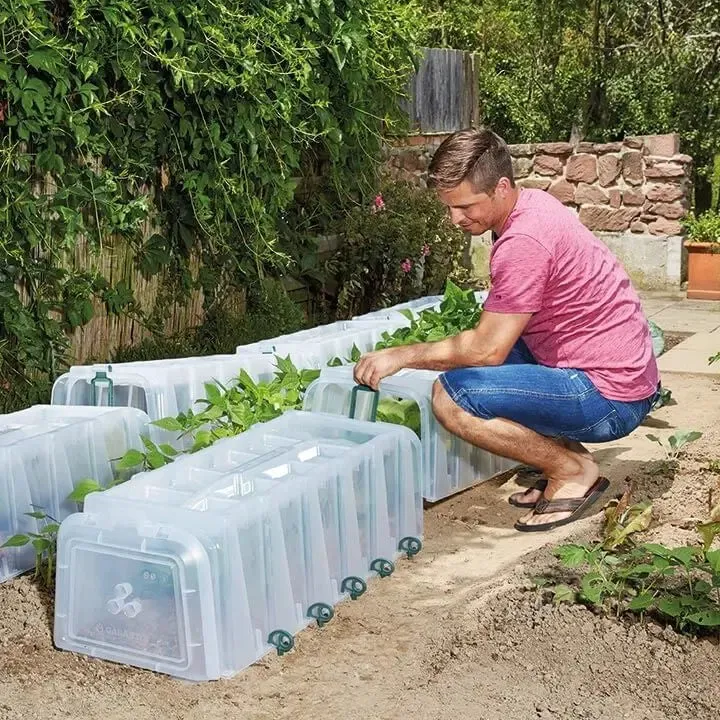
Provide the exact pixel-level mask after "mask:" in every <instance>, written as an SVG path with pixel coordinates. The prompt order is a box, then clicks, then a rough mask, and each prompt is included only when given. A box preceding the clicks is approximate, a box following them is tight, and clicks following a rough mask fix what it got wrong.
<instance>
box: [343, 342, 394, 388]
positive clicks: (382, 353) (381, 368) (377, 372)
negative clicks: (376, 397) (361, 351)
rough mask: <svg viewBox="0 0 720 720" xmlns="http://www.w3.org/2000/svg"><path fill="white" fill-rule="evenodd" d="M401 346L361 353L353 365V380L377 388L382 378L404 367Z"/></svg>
mask: <svg viewBox="0 0 720 720" xmlns="http://www.w3.org/2000/svg"><path fill="white" fill-rule="evenodd" d="M404 355H405V353H404V352H403V348H401V347H398V348H388V349H387V350H377V351H376V352H370V353H367V354H365V355H363V356H362V357H361V358H360V360H358V362H357V364H356V365H355V372H354V375H355V382H356V383H358V384H359V385H368V386H369V387H371V388H372V389H373V390H377V389H378V385H380V381H381V380H382V379H383V378H386V377H389V376H390V375H394V374H395V373H396V372H398V370H402V369H403V368H404V367H405V359H404Z"/></svg>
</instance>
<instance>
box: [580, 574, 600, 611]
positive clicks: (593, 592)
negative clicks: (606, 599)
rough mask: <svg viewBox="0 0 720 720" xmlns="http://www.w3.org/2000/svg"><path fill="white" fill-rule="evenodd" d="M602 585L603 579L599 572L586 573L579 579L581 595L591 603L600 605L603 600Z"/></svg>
mask: <svg viewBox="0 0 720 720" xmlns="http://www.w3.org/2000/svg"><path fill="white" fill-rule="evenodd" d="M604 585H605V580H604V578H603V576H602V575H601V574H600V573H599V572H597V571H593V572H589V573H586V574H585V575H584V576H583V578H582V580H581V581H580V587H581V588H582V592H581V595H582V597H584V598H585V599H586V600H587V601H588V602H590V603H592V604H593V605H600V604H601V603H602V600H603V595H604Z"/></svg>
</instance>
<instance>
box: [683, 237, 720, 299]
mask: <svg viewBox="0 0 720 720" xmlns="http://www.w3.org/2000/svg"><path fill="white" fill-rule="evenodd" d="M685 247H686V248H687V251H688V291H687V296H688V298H691V299H693V300H720V242H712V243H709V242H689V243H685Z"/></svg>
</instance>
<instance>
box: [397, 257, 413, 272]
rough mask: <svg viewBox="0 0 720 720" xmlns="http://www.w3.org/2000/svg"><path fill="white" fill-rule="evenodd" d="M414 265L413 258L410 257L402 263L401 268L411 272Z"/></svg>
mask: <svg viewBox="0 0 720 720" xmlns="http://www.w3.org/2000/svg"><path fill="white" fill-rule="evenodd" d="M412 267H413V264H412V260H411V259H410V258H405V259H404V260H403V261H402V262H401V263H400V269H401V270H402V271H403V272H404V273H409V272H410V271H411V270H412Z"/></svg>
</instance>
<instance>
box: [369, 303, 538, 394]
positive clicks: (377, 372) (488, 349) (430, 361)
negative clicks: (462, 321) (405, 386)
mask: <svg viewBox="0 0 720 720" xmlns="http://www.w3.org/2000/svg"><path fill="white" fill-rule="evenodd" d="M531 317H532V313H515V314H511V313H507V314H506V313H493V312H488V311H485V312H483V314H482V315H481V316H480V322H479V323H478V324H477V327H475V328H474V329H473V330H466V331H464V332H461V333H459V334H458V335H455V336H454V337H451V338H447V339H446V340H439V341H438V342H426V343H417V344H415V345H406V346H404V347H397V348H389V349H387V350H379V351H377V352H372V353H368V354H367V355H363V356H362V357H361V358H360V360H359V361H358V363H357V365H356V366H355V381H356V382H358V383H360V384H361V385H369V386H370V387H371V388H373V389H374V390H377V387H378V384H379V383H380V381H381V380H382V379H383V378H385V377H388V376H389V375H394V374H395V373H396V372H398V370H401V369H403V368H418V369H424V370H452V369H454V368H458V367H482V366H487V365H502V363H503V362H505V358H507V356H508V354H509V353H510V351H511V350H512V348H513V345H515V343H516V342H517V340H518V338H519V337H520V336H521V335H522V332H523V330H524V329H525V327H526V326H527V324H528V322H529V321H530V318H531Z"/></svg>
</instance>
